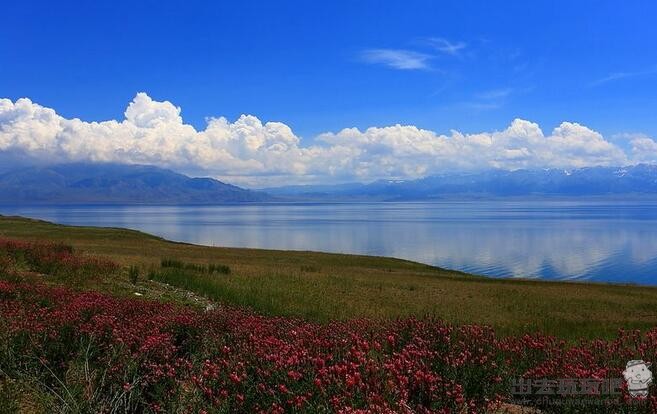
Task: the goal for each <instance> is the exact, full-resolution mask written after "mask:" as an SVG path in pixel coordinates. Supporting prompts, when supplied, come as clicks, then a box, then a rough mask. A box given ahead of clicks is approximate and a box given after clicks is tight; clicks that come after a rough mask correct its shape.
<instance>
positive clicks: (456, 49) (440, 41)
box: [427, 37, 467, 56]
mask: <svg viewBox="0 0 657 414" xmlns="http://www.w3.org/2000/svg"><path fill="white" fill-rule="evenodd" d="M427 42H428V43H429V44H430V45H431V46H432V47H433V48H434V49H436V50H437V51H439V52H442V53H445V54H448V55H453V56H456V55H458V54H460V53H461V50H463V49H465V48H466V46H467V44H465V43H464V42H450V41H449V40H447V39H444V38H442V37H432V38H429V39H427Z"/></svg>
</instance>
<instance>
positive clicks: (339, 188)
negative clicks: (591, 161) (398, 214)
mask: <svg viewBox="0 0 657 414" xmlns="http://www.w3.org/2000/svg"><path fill="white" fill-rule="evenodd" d="M264 191H266V192H268V193H270V194H274V195H279V196H282V197H289V198H297V199H307V200H320V199H322V200H325V199H333V200H349V199H354V200H355V199H358V200H389V201H393V200H395V201H403V200H430V199H440V198H448V197H455V196H459V197H508V196H592V195H596V196H597V195H614V194H655V195H657V166H656V165H648V164H639V165H635V166H629V167H590V168H580V169H574V170H559V169H542V170H516V171H506V170H489V171H484V172H477V173H452V174H442V175H435V176H430V177H426V178H422V179H418V180H410V181H386V180H380V181H375V182H373V183H370V184H348V185H336V186H326V185H323V186H289V187H277V188H267V189H264Z"/></svg>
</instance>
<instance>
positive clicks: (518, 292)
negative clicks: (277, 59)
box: [0, 217, 657, 339]
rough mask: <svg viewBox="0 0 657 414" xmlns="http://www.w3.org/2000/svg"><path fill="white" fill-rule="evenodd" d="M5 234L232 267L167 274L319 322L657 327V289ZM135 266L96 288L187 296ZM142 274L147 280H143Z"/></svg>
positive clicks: (9, 226)
mask: <svg viewBox="0 0 657 414" xmlns="http://www.w3.org/2000/svg"><path fill="white" fill-rule="evenodd" d="M0 237H7V238H13V239H22V240H40V241H44V240H48V241H55V242H64V243H67V244H71V245H73V246H74V247H75V248H76V249H77V250H81V251H83V252H85V253H87V254H93V255H99V256H102V257H106V258H108V259H111V260H113V261H115V262H117V263H119V264H120V265H123V266H126V267H128V266H137V267H138V268H139V269H140V272H141V273H143V274H144V275H146V274H147V273H148V272H149V271H151V272H152V270H151V269H156V268H159V265H160V262H161V260H162V259H163V258H171V259H175V260H179V261H183V262H187V263H195V264H205V265H206V264H209V263H218V264H221V265H226V266H228V267H229V268H230V270H231V271H230V274H228V275H221V276H219V277H216V276H213V277H211V278H209V277H208V276H204V275H201V274H194V273H193V272H187V273H186V272H179V273H175V272H174V273H171V272H169V273H166V274H164V273H158V274H155V276H156V277H155V280H160V281H165V282H167V283H168V284H169V285H177V286H178V287H181V288H185V289H187V290H191V291H195V293H197V294H198V295H199V296H200V297H206V298H210V299H214V300H218V301H220V302H225V303H228V304H235V305H240V306H247V307H249V308H252V309H254V310H256V311H258V312H260V313H262V314H265V315H282V316H297V317H302V318H306V319H308V320H311V321H319V322H326V321H329V320H334V319H339V320H346V319H351V318H360V317H368V318H375V319H389V318H396V317H405V316H426V315H431V316H435V317H438V318H441V319H444V320H445V321H447V322H449V323H454V324H471V323H472V324H483V325H491V326H492V327H493V328H495V329H496V331H497V332H499V333H502V334H516V333H525V332H531V331H540V332H543V333H546V334H551V335H556V336H558V337H562V338H565V339H575V338H611V337H613V336H614V335H615V334H616V333H617V331H618V329H621V328H622V329H648V328H651V327H654V326H656V325H657V288H653V287H642V286H625V285H623V286H621V285H606V284H592V283H566V282H542V281H534V280H518V279H506V280H504V279H491V278H485V277H480V276H475V275H469V274H465V273H461V272H455V271H450V270H445V269H440V268H436V267H431V266H427V265H423V264H419V263H414V262H410V261H405V260H399V259H392V258H383V257H369V256H357V255H343V254H328V253H317V252H297V251H276V250H256V249H242V248H224V247H205V246H197V245H190V244H184V243H176V242H171V241H167V240H164V239H161V238H158V237H155V236H151V235H148V234H144V233H141V232H137V231H132V230H125V229H114V228H92V227H73V226H63V225H57V224H52V223H48V222H44V221H37V220H31V219H25V218H19V217H0ZM124 273H126V272H123V273H121V274H120V275H117V276H116V277H115V278H113V279H111V280H110V281H106V282H103V284H102V285H101V286H94V289H99V290H105V291H111V292H112V293H118V294H132V293H133V291H134V290H135V289H137V290H139V291H140V292H141V293H142V294H144V295H146V297H154V298H156V299H160V300H162V299H164V300H179V299H180V297H181V295H179V294H176V293H175V292H174V293H172V292H171V291H169V290H167V289H163V288H162V285H161V284H159V283H154V282H153V281H148V280H143V281H142V282H140V283H139V284H138V285H137V288H135V287H134V286H132V285H131V284H130V283H128V275H127V274H124ZM142 279H145V277H144V278H142Z"/></svg>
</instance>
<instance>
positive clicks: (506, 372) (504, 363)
mask: <svg viewBox="0 0 657 414" xmlns="http://www.w3.org/2000/svg"><path fill="white" fill-rule="evenodd" d="M1 243H2V244H0V246H1V248H2V251H3V252H4V254H3V255H0V257H1V258H2V260H3V261H2V262H0V265H2V266H3V267H0V273H3V272H4V274H5V276H7V277H5V280H0V384H2V388H1V389H0V394H2V397H0V405H2V406H4V407H9V412H11V411H12V407H13V408H15V409H16V411H18V410H19V408H20V407H21V405H22V404H24V401H22V398H24V397H21V395H20V392H17V391H16V390H17V387H19V385H17V384H22V385H23V386H24V387H25V386H26V385H27V386H28V388H30V389H31V390H33V393H32V396H33V397H34V396H36V397H34V398H40V399H41V403H42V404H43V405H44V406H45V407H46V408H45V412H108V413H110V412H167V413H168V412H180V413H186V412H191V413H228V412H244V413H288V412H299V413H322V412H327V413H328V412H331V413H332V412H336V413H369V412H371V413H466V412H472V413H475V412H477V413H478V412H498V411H500V410H502V408H503V407H507V406H506V405H503V404H506V403H508V402H514V403H515V404H516V405H515V408H516V409H518V408H519V407H518V404H519V403H518V402H517V401H516V400H517V398H518V397H519V396H517V395H513V394H512V389H513V385H514V382H516V381H518V379H523V378H524V379H534V380H537V381H539V380H544V379H570V380H572V379H585V380H587V381H588V382H589V385H590V383H591V382H592V383H593V384H597V385H601V384H603V383H604V381H605V380H606V379H607V380H608V379H617V378H622V371H623V369H624V368H625V363H626V362H627V361H628V360H632V359H643V360H646V361H657V329H656V330H652V331H649V332H645V333H640V332H638V331H625V332H619V335H618V337H617V338H616V339H614V340H610V341H602V340H598V341H590V340H588V341H579V342H577V343H572V342H568V343H567V342H565V341H562V340H559V339H557V338H554V337H548V336H543V335H540V334H527V335H521V336H510V337H500V336H497V335H496V334H495V332H494V331H493V330H492V329H491V328H488V327H485V326H473V325H464V326H452V325H449V324H446V323H444V322H442V321H440V320H437V319H433V318H404V319H396V320H387V321H381V320H368V319H360V320H349V321H340V322H338V321H334V322H329V323H313V322H308V321H305V320H302V319H295V318H285V317H274V316H264V315H259V314H257V313H254V312H252V311H250V310H248V309H245V308H239V307H231V306H218V307H216V308H215V309H212V310H203V309H200V308H198V307H190V306H183V305H180V304H166V303H162V302H158V301H153V300H143V299H139V298H125V297H115V296H112V295H109V294H106V293H100V292H95V291H80V290H76V289H73V288H71V287H66V286H63V285H62V284H61V283H60V284H52V283H49V284H46V283H40V282H36V283H35V282H30V283H26V282H24V281H20V280H17V278H16V277H9V276H11V273H12V272H16V271H17V270H16V269H20V268H21V266H23V267H27V268H29V269H30V270H31V271H34V269H40V271H41V272H42V273H46V272H45V271H46V270H50V271H52V270H53V269H54V271H55V272H58V273H62V274H63V273H66V272H67V271H70V272H74V273H76V275H77V276H76V277H79V276H80V275H87V272H88V271H90V270H91V269H95V271H98V272H100V273H107V272H110V271H116V265H114V264H112V263H109V262H106V261H103V260H100V259H94V258H89V257H84V256H80V255H78V254H77V253H76V252H74V251H73V250H72V249H68V248H66V247H65V246H62V247H56V246H49V247H48V248H45V247H43V246H41V245H37V244H29V243H24V244H21V243H20V242H12V241H8V240H2V242H1ZM3 269H4V270H3ZM80 269H85V270H84V271H82V270H80ZM91 276H92V275H89V277H91ZM622 388H624V387H622ZM23 389H24V388H23ZM588 390H589V391H588V394H587V395H570V394H567V393H564V392H561V393H560V392H559V390H554V393H552V394H548V395H529V396H528V395H523V396H521V397H523V398H524V400H523V402H522V403H521V404H520V405H522V406H524V407H538V408H540V409H541V411H543V412H653V411H655V408H656V407H657V398H656V397H655V396H654V395H655V393H654V390H652V389H651V394H650V396H649V397H648V398H647V399H641V400H637V399H631V398H630V397H629V395H628V394H627V391H626V390H625V389H621V390H619V394H618V395H603V392H602V391H601V388H600V387H593V388H591V387H589V389H588ZM557 400H559V401H561V403H562V404H564V402H565V403H566V404H565V405H560V406H556V405H553V402H554V401H557ZM575 400H577V401H578V402H579V403H580V404H581V403H582V401H584V402H587V401H588V402H595V404H591V405H585V406H582V405H577V404H567V403H568V402H574V401H575ZM516 412H519V411H516Z"/></svg>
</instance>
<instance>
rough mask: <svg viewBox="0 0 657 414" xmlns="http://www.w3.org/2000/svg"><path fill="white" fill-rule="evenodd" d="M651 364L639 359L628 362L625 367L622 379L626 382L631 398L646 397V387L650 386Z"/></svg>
mask: <svg viewBox="0 0 657 414" xmlns="http://www.w3.org/2000/svg"><path fill="white" fill-rule="evenodd" d="M650 366H651V364H650V363H649V362H644V361H643V360H641V359H636V360H632V361H629V362H628V363H627V365H625V371H623V377H625V381H626V382H627V391H629V393H630V395H631V396H632V397H647V396H648V387H649V386H650V384H652V372H651V371H650Z"/></svg>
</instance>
